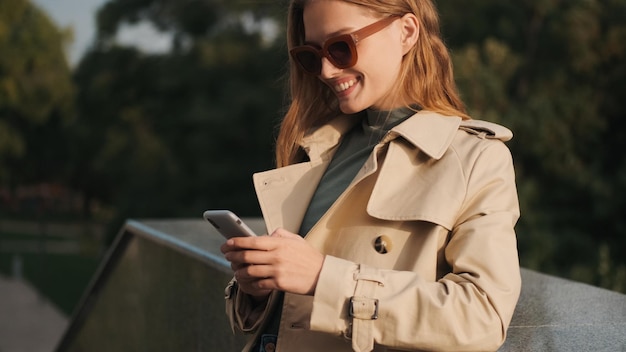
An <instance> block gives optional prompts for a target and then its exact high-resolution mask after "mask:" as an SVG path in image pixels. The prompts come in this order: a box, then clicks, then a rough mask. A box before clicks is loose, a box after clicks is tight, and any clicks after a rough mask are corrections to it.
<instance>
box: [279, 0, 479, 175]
mask: <svg viewBox="0 0 626 352" xmlns="http://www.w3.org/2000/svg"><path fill="white" fill-rule="evenodd" d="M308 1H310V0H292V1H291V4H290V6H289V14H288V18H287V46H288V49H291V48H293V47H295V46H298V45H302V43H303V42H304V21H303V12H304V7H305V5H306V3H307V2H308ZM342 1H346V2H348V3H352V4H355V5H358V6H363V7H365V8H367V9H370V10H372V11H373V12H376V13H379V14H380V15H381V17H384V16H390V15H400V16H402V15H405V14H407V13H413V14H414V15H415V16H416V17H417V19H418V21H419V25H420V33H419V37H418V40H417V43H416V44H415V45H414V46H413V48H412V49H411V50H410V51H409V52H408V53H407V54H406V55H405V56H404V58H403V59H402V66H401V69H400V74H399V82H398V83H399V84H398V85H397V87H398V88H397V90H398V92H399V93H401V94H403V98H404V100H403V101H407V102H409V103H410V104H418V105H419V106H420V107H421V108H422V109H426V110H430V111H435V112H438V113H441V114H444V115H449V116H460V117H461V118H463V119H469V116H468V115H467V113H466V110H465V105H464V104H463V102H462V101H461V99H460V98H459V94H458V92H457V88H456V84H455V82H454V75H453V72H452V62H451V60H450V55H449V53H448V49H447V48H446V46H445V44H444V43H443V41H442V39H441V34H440V29H439V15H438V13H437V10H436V8H435V6H434V4H433V3H432V1H431V0H383V1H380V0H379V1H373V0H342ZM289 70H290V75H289V87H290V99H291V104H290V106H289V109H288V110H287V113H286V114H285V117H284V118H283V121H282V123H281V126H280V130H279V133H278V138H277V141H276V163H277V166H278V167H281V166H286V165H290V164H294V163H297V162H300V161H302V159H303V158H304V154H303V151H302V150H301V148H300V147H299V144H298V143H299V141H301V140H302V138H303V137H304V135H305V134H306V133H307V132H308V131H309V130H310V129H312V128H315V127H318V126H320V125H323V124H325V123H327V122H328V121H329V120H330V119H332V118H334V117H336V116H338V115H339V114H341V111H340V110H339V106H338V103H337V99H336V98H335V97H334V94H333V93H332V92H331V90H330V89H329V88H328V87H327V86H326V85H325V84H323V83H322V82H321V81H320V80H319V79H318V78H317V77H316V76H313V75H309V74H306V73H304V72H303V71H302V70H301V69H299V68H298V67H297V66H296V63H295V62H294V61H293V60H291V59H290V64H289Z"/></svg>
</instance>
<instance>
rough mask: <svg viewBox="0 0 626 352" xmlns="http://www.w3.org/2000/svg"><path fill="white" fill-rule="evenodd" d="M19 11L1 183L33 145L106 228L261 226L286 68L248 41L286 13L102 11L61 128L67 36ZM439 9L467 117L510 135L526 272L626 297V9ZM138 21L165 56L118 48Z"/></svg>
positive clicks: (219, 5)
mask: <svg viewBox="0 0 626 352" xmlns="http://www.w3.org/2000/svg"><path fill="white" fill-rule="evenodd" d="M20 4H21V5H20ZM24 4H27V3H26V2H25V0H20V1H15V0H11V1H8V0H0V50H1V52H2V53H3V55H0V113H1V114H2V115H1V116H0V162H1V163H2V164H0V167H2V170H1V171H0V179H2V178H1V177H4V178H5V179H6V176H4V175H5V174H6V171H5V170H7V168H6V167H7V165H8V163H9V161H10V160H13V161H12V162H13V164H12V165H17V164H18V163H21V165H26V164H28V162H27V160H28V161H30V160H31V159H28V158H31V157H33V154H28V153H30V152H27V150H29V151H32V150H37V149H36V148H35V147H33V145H31V140H37V141H45V144H39V145H40V146H42V145H45V146H46V148H41V147H40V148H39V153H40V154H41V155H44V154H45V155H47V158H48V160H55V158H57V159H58V158H59V156H60V155H64V156H66V159H67V163H66V164H67V165H70V166H71V169H70V170H69V171H68V172H66V173H65V174H64V175H65V176H66V177H65V182H67V184H68V185H71V187H72V188H74V189H77V190H80V191H81V192H82V193H83V194H84V195H85V196H86V199H87V204H90V203H91V200H97V204H102V205H104V207H105V209H109V210H110V211H112V213H113V214H114V215H115V216H116V217H117V222H113V224H112V228H113V230H117V229H118V228H119V226H120V221H121V220H124V219H126V218H137V217H167V218H171V217H177V216H184V217H197V218H199V217H200V214H201V213H202V211H203V210H204V209H208V208H230V209H233V210H235V211H236V212H238V213H240V214H241V215H251V216H258V215H259V210H258V205H257V203H256V199H255V196H254V190H253V188H252V185H251V174H252V173H253V172H256V171H260V170H264V169H268V168H270V167H271V166H272V165H273V155H272V146H273V142H274V141H273V135H274V132H275V129H274V128H275V126H276V125H277V124H278V122H279V119H280V117H281V115H282V110H283V105H284V103H285V102H284V101H283V95H284V93H283V92H284V88H285V83H286V82H285V80H284V74H285V73H286V62H287V56H286V50H285V44H284V42H285V41H284V31H278V32H277V33H270V32H271V31H269V32H268V31H265V32H264V31H260V30H259V28H263V27H262V24H266V23H276V24H278V28H283V27H284V23H283V21H284V17H285V14H286V2H285V1H279V2H270V1H252V2H250V1H224V0H221V1H218V0H110V1H108V2H107V3H106V4H105V5H104V6H103V7H102V8H101V9H100V11H99V12H98V15H97V19H98V28H97V29H98V36H97V38H96V41H95V43H94V45H93V46H92V49H91V50H90V51H89V52H88V53H87V54H86V55H85V57H83V59H82V60H81V62H80V64H79V65H78V66H77V67H76V69H75V70H74V72H73V79H74V82H75V85H76V86H77V87H78V90H77V94H76V97H75V99H74V102H75V107H76V118H75V119H73V120H69V121H70V122H71V123H67V122H64V123H61V122H60V121H68V119H67V116H70V114H69V113H68V112H67V111H71V104H70V103H71V101H72V100H71V97H72V95H71V93H72V88H71V87H72V85H71V83H68V82H67V79H66V78H64V77H66V75H67V66H66V65H65V64H64V60H63V59H62V55H61V54H60V49H59V48H61V47H62V44H61V43H62V40H63V35H62V34H61V33H60V32H59V31H58V30H49V29H45V30H44V29H43V28H47V27H45V26H47V25H44V24H43V23H48V22H49V21H48V20H47V19H46V18H45V16H43V15H41V13H39V12H37V11H36V10H28V11H27V10H25V9H26V8H30V7H31V6H29V5H28V6H27V5H24ZM437 5H438V6H439V8H440V13H441V15H442V24H443V27H442V31H443V34H444V37H445V39H446V41H447V43H448V45H449V47H450V48H451V50H452V55H453V59H454V63H455V71H456V78H457V82H458V85H459V88H460V90H461V92H462V96H463V98H464V100H465V102H466V103H467V105H468V107H469V109H470V113H471V115H472V116H473V117H474V118H478V119H485V120H489V121H493V122H497V123H501V124H503V125H505V126H507V127H510V128H511V129H512V130H513V131H514V133H515V138H514V139H513V140H512V141H511V142H510V143H509V146H510V148H511V150H512V153H513V157H514V161H515V166H516V171H517V184H518V189H519V195H520V203H521V209H522V217H521V219H520V221H519V223H518V227H517V230H518V238H519V245H520V255H521V261H522V265H523V266H525V267H529V268H532V269H537V270H540V271H544V272H550V273H554V274H557V275H561V276H567V277H571V278H574V279H577V280H583V281H586V282H590V283H593V284H597V285H601V286H603V287H607V288H611V289H616V290H621V291H626V258H625V257H624V256H623V254H622V253H624V251H626V219H624V218H623V216H622V215H623V209H626V204H625V202H626V201H625V200H624V198H623V197H622V196H621V194H622V193H624V192H625V191H626V162H625V161H624V158H622V157H620V156H619V155H620V152H621V150H624V148H625V147H626V145H624V144H625V143H626V138H624V137H625V136H624V134H625V133H626V132H625V131H626V126H625V125H624V124H625V122H624V121H625V119H624V112H623V111H624V110H625V109H624V108H625V105H626V96H624V95H625V94H626V86H625V85H626V77H625V76H626V60H625V56H626V23H624V21H623V19H624V18H626V0H607V1H600V0H523V1H506V0H505V1H503V0H477V1H474V2H472V3H471V4H464V3H463V4H461V3H458V2H453V1H437ZM29 11H30V12H29ZM33 11H34V12H33ZM27 13H30V15H26V14H27ZM33 13H37V15H33ZM29 16H30V17H29ZM34 18H35V19H37V20H34ZM29 21H30V22H29ZM144 22H149V23H151V24H152V25H154V27H156V28H158V29H159V30H161V31H163V32H164V33H167V34H168V35H170V36H171V38H172V48H171V50H170V51H169V52H166V53H161V54H148V53H144V52H141V51H140V50H139V49H137V48H133V47H124V46H121V45H119V44H118V43H117V42H116V34H117V33H118V32H119V31H120V30H121V29H122V28H124V27H125V26H126V25H133V24H138V23H144ZM26 23H31V24H30V25H29V26H30V27H29V28H30V29H29V31H30V32H28V33H31V34H28V36H26V34H24V33H26V32H24V31H20V30H18V29H19V28H25V27H24V26H25V24H26ZM33 23H34V24H33ZM37 28H39V29H37ZM7 33H9V34H7ZM11 33H13V34H11ZM15 33H18V34H19V33H22V34H21V36H20V35H17V34H15ZM37 33H38V34H37ZM274 35H277V36H278V39H276V40H271V38H272V36H274ZM37 36H40V37H37ZM46 36H48V37H46ZM35 37H37V38H40V39H38V40H43V41H44V42H45V43H43V42H42V43H39V42H37V41H35V39H33V38H35ZM16 38H17V39H16ZM19 38H21V39H19ZM41 38H44V39H41ZM45 38H48V39H45ZM268 38H269V39H268ZM18 39H19V40H18ZM16 40H18V41H16ZM14 46H16V47H21V48H22V49H19V51H15V52H13V53H12V54H11V55H4V53H5V52H6V51H5V50H7V49H6V48H13V47H14ZM44 48H45V50H44ZM55 48H56V49H55ZM38 49H41V50H40V51H38ZM29 55H30V56H29ZM16 57H19V58H21V60H17V59H16ZM24 58H29V59H27V60H24ZM55 65H56V66H55ZM51 82H52V83H51ZM18 93H19V94H18ZM24 126H27V127H24ZM28 126H30V127H28ZM34 126H39V127H37V128H35V127H34ZM52 137H55V139H53V138H52ZM33 138H34V139H33ZM55 142H56V143H55ZM34 145H37V144H36V143H35V144H34ZM69 145H71V146H74V147H73V148H72V149H71V153H69V154H68V153H67V150H68V148H67V146H69ZM33 148H34V149H33ZM41 155H39V156H37V157H38V158H39V159H42V157H41ZM11 158H12V159H11ZM8 170H13V169H10V168H9V169H8ZM2 172H4V174H3V173H2ZM12 172H13V171H12ZM36 174H37V171H36V170H33V169H28V168H23V169H22V171H21V175H23V177H25V179H28V178H29V177H30V178H35V176H33V175H36ZM15 175H17V174H15ZM14 177H16V176H14ZM93 204H96V202H94V203H93ZM86 209H88V210H94V209H95V208H94V207H93V206H87V207H86Z"/></svg>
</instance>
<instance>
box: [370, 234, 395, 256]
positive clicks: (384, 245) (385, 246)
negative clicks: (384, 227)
mask: <svg viewBox="0 0 626 352" xmlns="http://www.w3.org/2000/svg"><path fill="white" fill-rule="evenodd" d="M391 248H392V245H391V238H389V236H386V235H381V236H378V237H376V240H374V249H376V252H378V253H380V254H385V253H387V252H390V251H391Z"/></svg>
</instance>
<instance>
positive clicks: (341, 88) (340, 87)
mask: <svg viewBox="0 0 626 352" xmlns="http://www.w3.org/2000/svg"><path fill="white" fill-rule="evenodd" d="M355 83H356V82H355V81H354V80H353V79H351V80H349V81H348V82H343V83H339V84H338V85H336V86H335V91H336V92H338V93H339V92H343V91H344V90H346V89H348V88H350V87H352V86H353V85H354V84H355Z"/></svg>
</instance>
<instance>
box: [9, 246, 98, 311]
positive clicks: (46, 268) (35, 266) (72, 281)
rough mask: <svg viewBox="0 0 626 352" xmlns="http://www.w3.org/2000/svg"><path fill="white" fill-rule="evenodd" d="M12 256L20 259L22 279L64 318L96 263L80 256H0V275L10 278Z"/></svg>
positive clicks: (76, 299) (20, 254)
mask: <svg viewBox="0 0 626 352" xmlns="http://www.w3.org/2000/svg"><path fill="white" fill-rule="evenodd" d="M15 255H18V256H20V257H21V261H22V277H23V278H24V279H25V280H26V281H28V282H30V283H31V284H32V285H33V286H34V287H35V288H37V290H38V291H39V293H41V294H42V295H43V296H45V297H46V298H47V299H49V300H50V301H51V302H52V303H53V304H55V305H56V306H57V307H58V308H59V309H60V310H61V311H62V312H63V313H65V314H66V315H68V316H69V315H71V313H72V312H73V310H74V308H75V306H76V304H77V303H78V301H79V299H80V298H81V296H82V294H83V292H84V290H85V289H86V287H87V285H88V284H89V282H90V280H91V277H92V276H93V274H94V273H95V271H96V269H97V267H98V264H99V261H100V258H96V257H91V256H86V255H81V254H45V253H0V272H2V273H3V274H4V275H6V276H11V275H12V271H13V269H12V262H13V258H14V256H15Z"/></svg>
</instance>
